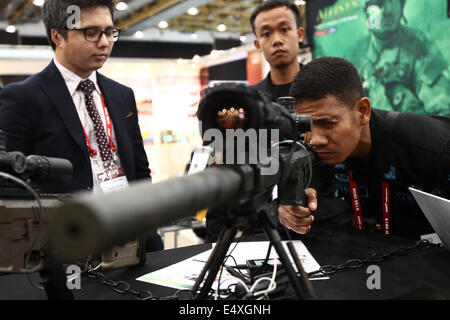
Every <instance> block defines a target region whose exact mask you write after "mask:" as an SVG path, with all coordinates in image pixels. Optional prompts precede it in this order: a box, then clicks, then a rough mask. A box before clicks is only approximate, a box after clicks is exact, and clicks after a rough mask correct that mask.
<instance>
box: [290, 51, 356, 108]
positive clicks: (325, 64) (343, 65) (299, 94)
mask: <svg viewBox="0 0 450 320" xmlns="http://www.w3.org/2000/svg"><path fill="white" fill-rule="evenodd" d="M290 95H291V96H292V97H294V98H295V99H296V102H297V103H298V102H301V101H305V100H313V101H316V100H320V99H324V98H326V97H327V96H328V95H333V96H335V97H337V98H338V99H339V100H340V101H341V102H343V103H345V104H347V105H348V106H354V104H355V103H356V102H357V101H358V100H359V99H361V98H363V97H365V92H364V89H363V85H362V82H361V78H360V76H359V73H358V71H357V70H356V68H355V67H354V66H353V64H352V63H351V62H349V61H347V60H345V59H343V58H336V57H323V58H317V59H314V60H312V61H311V62H310V63H308V64H306V65H305V66H302V68H301V69H300V72H299V73H298V74H297V76H296V77H295V79H294V82H293V83H292V87H291V91H290Z"/></svg>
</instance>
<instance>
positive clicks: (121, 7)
mask: <svg viewBox="0 0 450 320" xmlns="http://www.w3.org/2000/svg"><path fill="white" fill-rule="evenodd" d="M116 9H117V10H119V11H124V10H127V9H128V5H127V4H126V3H125V2H122V1H121V2H119V3H117V4H116Z"/></svg>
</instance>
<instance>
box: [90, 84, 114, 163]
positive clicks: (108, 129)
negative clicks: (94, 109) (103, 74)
mask: <svg viewBox="0 0 450 320" xmlns="http://www.w3.org/2000/svg"><path fill="white" fill-rule="evenodd" d="M100 97H101V99H102V106H103V114H104V115H105V123H106V134H107V136H108V139H109V145H110V147H111V149H112V150H113V151H116V150H117V148H116V146H115V145H114V142H113V131H112V122H111V117H110V116H109V112H108V108H107V107H106V103H105V99H104V98H103V94H102V93H101V92H100ZM83 131H84V136H85V137H86V142H87V145H88V148H89V156H91V157H95V156H96V155H97V151H96V150H95V149H94V148H92V145H91V141H90V140H89V137H88V135H87V133H86V130H85V129H84V127H83Z"/></svg>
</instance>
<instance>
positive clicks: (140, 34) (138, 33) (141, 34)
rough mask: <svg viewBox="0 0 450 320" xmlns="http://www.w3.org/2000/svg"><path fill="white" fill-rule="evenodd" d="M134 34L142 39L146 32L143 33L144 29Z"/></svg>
mask: <svg viewBox="0 0 450 320" xmlns="http://www.w3.org/2000/svg"><path fill="white" fill-rule="evenodd" d="M134 36H135V37H136V38H139V39H141V38H143V37H144V33H143V32H142V31H136V32H135V34H134Z"/></svg>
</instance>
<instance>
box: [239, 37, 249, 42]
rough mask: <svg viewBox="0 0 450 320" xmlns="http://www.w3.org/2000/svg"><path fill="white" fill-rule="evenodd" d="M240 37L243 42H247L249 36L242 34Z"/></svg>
mask: <svg viewBox="0 0 450 320" xmlns="http://www.w3.org/2000/svg"><path fill="white" fill-rule="evenodd" d="M239 39H240V40H241V42H245V41H246V40H247V37H246V36H241V37H240V38H239Z"/></svg>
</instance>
